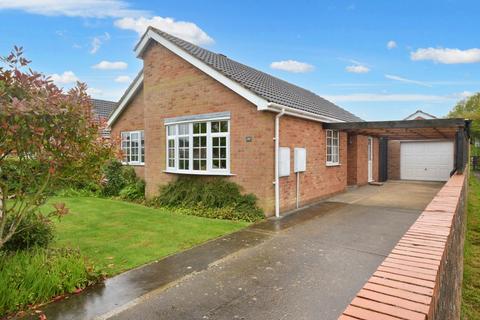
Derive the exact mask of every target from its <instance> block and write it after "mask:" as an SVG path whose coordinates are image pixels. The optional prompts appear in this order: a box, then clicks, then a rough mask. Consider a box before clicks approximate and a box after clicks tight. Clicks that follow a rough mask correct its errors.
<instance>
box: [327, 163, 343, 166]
mask: <svg viewBox="0 0 480 320" xmlns="http://www.w3.org/2000/svg"><path fill="white" fill-rule="evenodd" d="M325 166H327V167H340V166H341V164H340V163H327V164H325Z"/></svg>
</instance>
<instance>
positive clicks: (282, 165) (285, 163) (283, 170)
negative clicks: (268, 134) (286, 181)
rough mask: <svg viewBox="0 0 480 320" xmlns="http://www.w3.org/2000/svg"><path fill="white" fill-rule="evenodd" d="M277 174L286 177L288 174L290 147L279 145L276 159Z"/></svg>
mask: <svg viewBox="0 0 480 320" xmlns="http://www.w3.org/2000/svg"><path fill="white" fill-rule="evenodd" d="M278 162H279V163H278V167H279V168H278V169H279V172H278V175H279V176H280V177H287V176H289V175H290V148H288V147H280V150H279V159H278Z"/></svg>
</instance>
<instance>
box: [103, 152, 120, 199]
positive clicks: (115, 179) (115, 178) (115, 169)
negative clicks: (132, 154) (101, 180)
mask: <svg viewBox="0 0 480 320" xmlns="http://www.w3.org/2000/svg"><path fill="white" fill-rule="evenodd" d="M103 172H104V174H105V184H104V185H103V190H102V193H103V195H105V196H118V194H119V193H120V190H122V188H123V187H124V186H125V184H126V181H125V178H124V176H123V165H122V163H121V162H120V161H117V160H112V161H109V162H108V163H107V164H106V165H105V167H104V169H103Z"/></svg>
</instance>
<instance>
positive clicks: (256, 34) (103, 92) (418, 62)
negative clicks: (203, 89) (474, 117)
mask: <svg viewBox="0 0 480 320" xmlns="http://www.w3.org/2000/svg"><path fill="white" fill-rule="evenodd" d="M478 12H480V2H479V1H441V0H435V1H427V0H424V1H418V0H417V1H408V0H402V1H380V0H378V1H374V0H371V1H354V0H352V1H285V2H282V1H258V0H257V1H127V0H84V1H78V0H63V1H60V0H59V1H56V0H7V1H6V0H0V20H1V21H2V23H1V24H0V54H1V55H6V54H7V53H8V52H9V51H10V50H11V48H12V46H13V45H19V46H23V47H24V49H25V52H26V56H27V57H28V58H29V59H31V60H33V63H32V67H33V68H34V69H35V70H38V71H42V72H43V73H45V74H48V75H52V78H53V79H54V80H55V81H56V82H57V83H58V84H59V85H60V86H62V87H64V88H69V87H70V86H71V85H72V83H73V82H72V81H74V80H76V79H79V80H81V81H84V82H86V83H87V84H88V86H89V87H90V91H89V92H90V93H91V95H92V96H93V97H97V98H101V99H111V100H117V99H118V98H119V97H120V96H121V95H122V93H123V92H124V90H125V88H126V87H127V86H128V84H129V81H130V79H133V77H135V75H136V74H137V72H138V71H139V70H140V68H141V65H142V63H141V60H139V59H137V58H136V57H135V55H134V53H133V47H134V45H135V44H136V42H137V41H138V39H139V34H140V33H141V32H142V31H143V29H144V28H145V26H146V25H148V24H152V23H153V24H155V25H156V26H157V27H159V28H160V29H164V30H165V31H167V32H170V33H172V34H174V35H177V36H180V37H183V38H185V39H186V40H189V41H192V42H195V43H197V44H199V45H201V46H203V47H205V48H207V49H209V50H212V51H215V52H221V53H224V54H226V55H227V56H229V57H230V58H232V59H234V60H237V61H239V62H242V63H245V64H247V65H250V66H252V67H255V68H257V69H260V70H262V71H265V72H268V73H270V74H272V75H275V76H277V77H279V78H282V79H284V80H287V81H289V82H292V83H294V84H297V85H299V86H302V87H304V88H306V89H309V90H311V91H313V92H315V93H317V94H319V95H321V96H323V97H325V98H327V99H329V100H331V101H333V102H335V103H337V104H338V105H340V106H342V107H344V108H346V109H347V110H349V111H351V112H353V113H355V114H357V115H358V116H360V117H362V118H364V119H366V120H387V119H402V118H404V117H405V116H407V115H408V114H410V113H413V112H414V111H415V110H417V109H422V110H424V111H426V112H429V113H432V114H435V115H437V116H444V115H446V113H447V112H448V111H449V110H450V109H451V108H452V106H453V105H454V104H455V103H456V102H457V101H458V100H459V99H461V98H463V97H466V96H468V95H470V94H472V93H474V92H478V91H480V90H479V87H480V37H479V35H478Z"/></svg>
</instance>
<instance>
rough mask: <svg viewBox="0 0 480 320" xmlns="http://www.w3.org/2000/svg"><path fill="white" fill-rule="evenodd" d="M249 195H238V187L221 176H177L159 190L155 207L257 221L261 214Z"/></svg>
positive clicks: (254, 200) (253, 197)
mask: <svg viewBox="0 0 480 320" xmlns="http://www.w3.org/2000/svg"><path fill="white" fill-rule="evenodd" d="M256 202H257V198H256V196H255V195H253V194H242V193H241V190H240V186H239V185H237V184H236V183H233V182H230V181H227V180H225V179H222V178H214V179H202V178H196V177H180V178H178V179H177V180H176V181H174V182H171V183H169V184H167V185H166V186H164V187H162V188H161V189H160V195H159V196H158V197H157V198H156V199H154V200H153V203H154V204H155V205H157V206H165V207H171V208H184V209H189V210H186V211H185V212H187V211H189V212H190V213H191V214H193V215H198V216H204V217H209V218H218V219H230V220H246V221H257V220H260V219H262V218H263V217H264V215H263V212H262V210H261V209H260V208H259V207H258V206H257V205H256Z"/></svg>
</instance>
